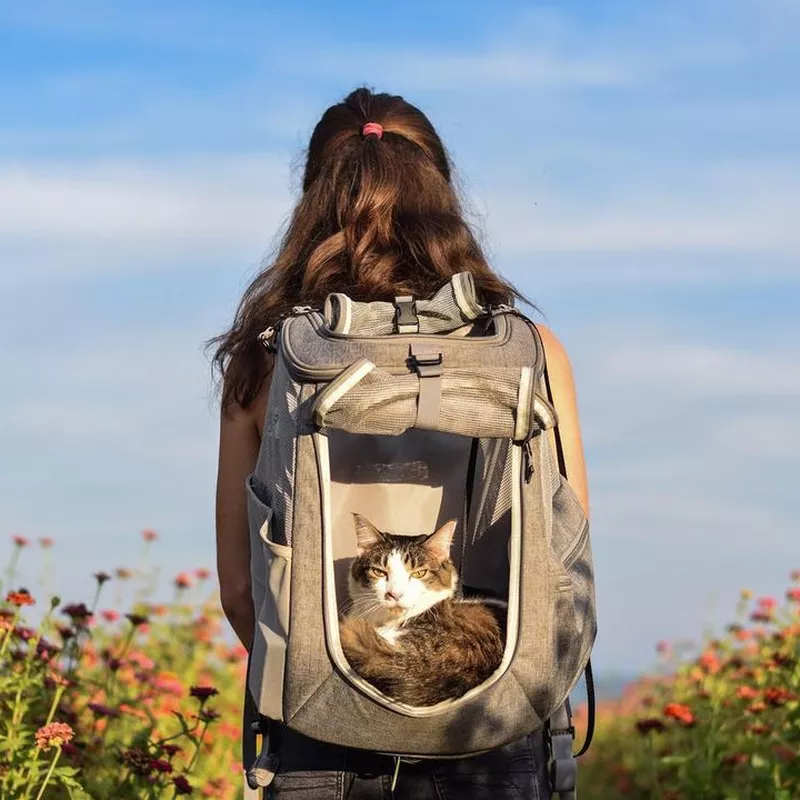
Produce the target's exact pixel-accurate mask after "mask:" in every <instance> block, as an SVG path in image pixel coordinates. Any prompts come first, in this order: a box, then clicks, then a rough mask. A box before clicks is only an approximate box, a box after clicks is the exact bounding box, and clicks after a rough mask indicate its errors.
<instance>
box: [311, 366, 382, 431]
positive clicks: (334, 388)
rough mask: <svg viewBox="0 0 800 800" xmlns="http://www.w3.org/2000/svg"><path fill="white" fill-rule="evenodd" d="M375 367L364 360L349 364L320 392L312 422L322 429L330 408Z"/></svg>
mask: <svg viewBox="0 0 800 800" xmlns="http://www.w3.org/2000/svg"><path fill="white" fill-rule="evenodd" d="M374 369H375V365H374V364H373V363H372V362H371V361H368V360H367V359H366V358H360V359H359V360H358V361H355V362H354V363H353V364H351V365H350V366H349V367H348V368H347V369H346V370H344V372H342V373H341V374H340V375H339V377H338V378H334V379H333V380H332V381H331V382H330V383H329V384H328V386H327V387H326V388H325V389H323V390H322V393H321V394H320V396H319V398H318V399H317V402H316V403H314V422H315V423H316V424H317V425H319V426H320V427H322V426H323V425H324V424H325V417H326V416H327V414H328V412H329V411H330V410H331V407H332V406H333V405H334V404H335V403H336V402H338V401H339V400H340V399H341V398H342V397H343V396H344V395H345V394H347V392H349V391H350V390H351V389H352V388H353V387H354V386H355V385H356V384H358V383H360V382H361V381H362V380H364V378H365V377H366V376H367V375H369V373H370V372H372V370H374Z"/></svg>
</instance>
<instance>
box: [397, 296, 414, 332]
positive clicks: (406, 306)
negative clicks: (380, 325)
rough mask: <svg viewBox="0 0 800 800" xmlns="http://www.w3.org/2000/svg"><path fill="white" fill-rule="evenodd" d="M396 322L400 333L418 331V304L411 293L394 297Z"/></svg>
mask: <svg viewBox="0 0 800 800" xmlns="http://www.w3.org/2000/svg"><path fill="white" fill-rule="evenodd" d="M394 307H395V314H394V324H395V327H396V328H397V332H398V333H417V332H418V331H419V317H418V316H417V304H416V302H415V301H414V298H413V297H412V296H411V295H401V296H400V297H395V299H394Z"/></svg>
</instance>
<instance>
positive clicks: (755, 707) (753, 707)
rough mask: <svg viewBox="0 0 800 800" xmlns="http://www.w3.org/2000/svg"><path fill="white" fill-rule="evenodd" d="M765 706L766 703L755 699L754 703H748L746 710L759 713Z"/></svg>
mask: <svg viewBox="0 0 800 800" xmlns="http://www.w3.org/2000/svg"><path fill="white" fill-rule="evenodd" d="M766 707H767V704H766V703H762V702H761V700H757V701H756V702H755V703H750V705H749V706H747V710H748V711H749V712H750V713H751V714H760V713H761V712H762V711H764V710H765V709H766Z"/></svg>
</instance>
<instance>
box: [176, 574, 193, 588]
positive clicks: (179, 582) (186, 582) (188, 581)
mask: <svg viewBox="0 0 800 800" xmlns="http://www.w3.org/2000/svg"><path fill="white" fill-rule="evenodd" d="M192 584H193V581H192V576H191V575H189V573H188V572H181V573H179V574H178V575H176V576H175V586H176V587H177V588H178V589H191V588H192Z"/></svg>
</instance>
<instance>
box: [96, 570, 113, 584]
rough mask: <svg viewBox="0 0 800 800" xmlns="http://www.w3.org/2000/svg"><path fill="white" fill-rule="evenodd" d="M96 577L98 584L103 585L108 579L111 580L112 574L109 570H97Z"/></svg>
mask: <svg viewBox="0 0 800 800" xmlns="http://www.w3.org/2000/svg"><path fill="white" fill-rule="evenodd" d="M94 578H95V580H96V581H97V584H98V586H102V585H103V584H104V583H105V582H106V581H110V580H111V576H110V575H109V574H108V573H107V572H95V573H94Z"/></svg>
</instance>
